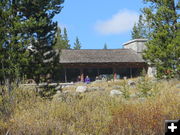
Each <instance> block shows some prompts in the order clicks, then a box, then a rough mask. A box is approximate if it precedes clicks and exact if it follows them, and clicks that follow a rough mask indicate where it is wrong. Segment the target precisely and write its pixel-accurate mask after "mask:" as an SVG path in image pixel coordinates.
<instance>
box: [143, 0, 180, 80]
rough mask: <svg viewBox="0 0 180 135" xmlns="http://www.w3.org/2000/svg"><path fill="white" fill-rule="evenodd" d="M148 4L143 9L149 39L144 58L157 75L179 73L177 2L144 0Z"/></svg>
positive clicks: (173, 0)
mask: <svg viewBox="0 0 180 135" xmlns="http://www.w3.org/2000/svg"><path fill="white" fill-rule="evenodd" d="M144 1H145V2H148V3H149V6H148V7H146V8H144V9H143V13H144V16H145V17H146V21H147V22H148V23H149V24H150V25H149V27H150V29H151V33H150V39H151V40H149V41H148V43H147V44H146V46H147V50H146V51H145V54H144V58H145V59H147V60H148V61H149V62H150V63H151V64H153V65H155V66H156V67H157V76H158V77H160V78H161V77H166V78H167V77H168V78H171V77H174V75H176V76H179V75H180V60H179V58H180V53H179V52H180V30H179V27H180V22H179V20H178V18H179V14H178V11H177V10H178V3H175V0H156V1H154V0H144Z"/></svg>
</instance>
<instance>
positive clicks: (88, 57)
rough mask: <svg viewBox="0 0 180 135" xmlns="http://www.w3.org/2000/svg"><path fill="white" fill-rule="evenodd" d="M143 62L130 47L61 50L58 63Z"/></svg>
mask: <svg viewBox="0 0 180 135" xmlns="http://www.w3.org/2000/svg"><path fill="white" fill-rule="evenodd" d="M126 62H132V63H144V62H145V61H144V60H143V59H142V57H141V56H140V55H139V54H137V53H136V52H135V51H133V50H132V49H101V50H100V49H83V50H71V49H70V50H65V49H63V50H61V54H60V63H64V64H65V63H66V64H68V63H126Z"/></svg>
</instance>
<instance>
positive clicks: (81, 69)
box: [80, 68, 84, 82]
mask: <svg viewBox="0 0 180 135" xmlns="http://www.w3.org/2000/svg"><path fill="white" fill-rule="evenodd" d="M80 76H81V82H84V72H83V68H80Z"/></svg>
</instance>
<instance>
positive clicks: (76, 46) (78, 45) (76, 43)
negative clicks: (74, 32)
mask: <svg viewBox="0 0 180 135" xmlns="http://www.w3.org/2000/svg"><path fill="white" fill-rule="evenodd" d="M74 49H77V50H80V49H81V43H80V42H79V39H78V37H76V42H75V43H74Z"/></svg>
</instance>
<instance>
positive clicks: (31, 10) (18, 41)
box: [0, 0, 63, 83]
mask: <svg viewBox="0 0 180 135" xmlns="http://www.w3.org/2000/svg"><path fill="white" fill-rule="evenodd" d="M62 3H63V0H43V1H42V0H31V1H29V0H18V1H17V0H3V1H1V2H0V26H2V27H0V33H1V34H0V38H1V39H0V51H1V53H0V58H1V59H0V62H1V64H0V67H1V70H0V72H1V73H0V76H1V77H0V78H1V79H2V73H3V80H7V81H6V82H9V83H10V82H12V81H14V80H15V79H16V78H19V77H22V76H23V75H24V74H26V75H27V76H29V77H32V78H33V77H34V78H35V80H36V82H37V83H38V82H39V81H40V76H41V75H42V74H44V75H45V74H47V73H49V72H52V67H53V65H54V63H55V62H54V60H56V58H58V57H57V52H55V51H53V49H52V47H53V45H54V43H55V32H56V29H57V23H56V22H53V21H52V19H53V17H54V16H55V14H57V13H59V12H60V11H61V9H62V7H61V4H62ZM28 65H29V66H28Z"/></svg>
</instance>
